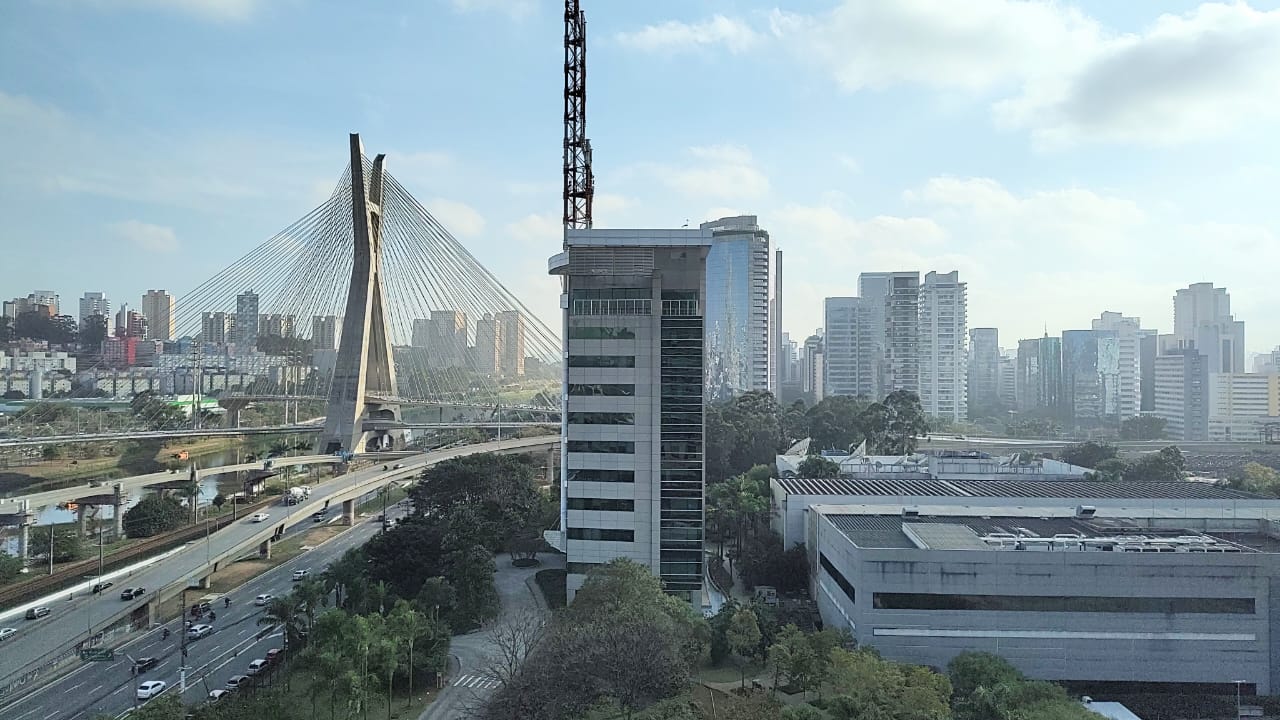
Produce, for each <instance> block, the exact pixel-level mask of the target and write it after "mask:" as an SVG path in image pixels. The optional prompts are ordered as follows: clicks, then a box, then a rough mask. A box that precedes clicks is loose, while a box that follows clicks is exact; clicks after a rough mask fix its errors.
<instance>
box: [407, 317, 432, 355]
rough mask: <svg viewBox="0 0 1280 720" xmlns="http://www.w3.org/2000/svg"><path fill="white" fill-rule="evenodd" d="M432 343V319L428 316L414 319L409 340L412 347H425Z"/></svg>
mask: <svg viewBox="0 0 1280 720" xmlns="http://www.w3.org/2000/svg"><path fill="white" fill-rule="evenodd" d="M430 343H431V321H430V320H428V319H427V318H414V319H413V332H412V334H411V337H410V340H409V346H410V347H416V348H425V347H426V346H427V345H429V344H430Z"/></svg>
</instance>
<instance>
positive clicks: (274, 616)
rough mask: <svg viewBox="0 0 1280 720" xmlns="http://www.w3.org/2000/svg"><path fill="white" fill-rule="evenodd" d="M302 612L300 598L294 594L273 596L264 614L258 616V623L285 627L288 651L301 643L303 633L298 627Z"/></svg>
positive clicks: (285, 641)
mask: <svg viewBox="0 0 1280 720" xmlns="http://www.w3.org/2000/svg"><path fill="white" fill-rule="evenodd" d="M300 613H301V608H300V607H299V604H298V599H297V598H296V597H294V596H293V595H288V596H285V597H277V598H271V602H270V603H268V604H267V607H266V609H265V610H263V612H262V616H261V617H259V618H258V624H259V625H278V626H280V627H281V628H283V629H284V644H285V649H286V651H288V650H291V649H293V648H295V647H297V646H298V645H301V638H302V635H301V633H300V632H299V627H298V620H299V615H300Z"/></svg>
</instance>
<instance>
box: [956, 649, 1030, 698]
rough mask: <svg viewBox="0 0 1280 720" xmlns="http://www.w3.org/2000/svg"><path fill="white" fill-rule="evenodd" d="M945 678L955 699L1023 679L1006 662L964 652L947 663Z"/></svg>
mask: <svg viewBox="0 0 1280 720" xmlns="http://www.w3.org/2000/svg"><path fill="white" fill-rule="evenodd" d="M947 677H949V678H950V679H951V690H952V692H953V693H954V694H955V697H956V698H957V699H960V700H963V699H968V698H969V697H971V696H972V695H973V694H974V693H975V692H977V691H978V689H979V688H987V689H991V688H994V687H996V686H998V685H1003V684H1005V683H1010V682H1017V681H1020V680H1022V679H1023V677H1022V673H1021V672H1019V671H1018V669H1017V668H1015V667H1014V666H1013V665H1011V664H1009V661H1008V660H1005V659H1004V658H1002V657H1000V656H999V655H992V654H991V653H985V652H973V651H966V652H962V653H960V654H959V655H956V656H955V657H953V658H951V662H949V663H947Z"/></svg>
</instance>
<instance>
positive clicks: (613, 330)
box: [569, 325, 636, 340]
mask: <svg viewBox="0 0 1280 720" xmlns="http://www.w3.org/2000/svg"><path fill="white" fill-rule="evenodd" d="M569 339H570V340H635V339H636V333H635V331H634V330H632V329H631V328H625V327H600V326H596V325H571V326H570V327H569Z"/></svg>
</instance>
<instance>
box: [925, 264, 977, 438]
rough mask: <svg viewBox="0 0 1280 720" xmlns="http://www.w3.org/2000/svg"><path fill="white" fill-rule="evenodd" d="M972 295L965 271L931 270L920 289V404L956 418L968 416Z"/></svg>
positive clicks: (927, 410) (931, 412)
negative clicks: (968, 343) (963, 276)
mask: <svg viewBox="0 0 1280 720" xmlns="http://www.w3.org/2000/svg"><path fill="white" fill-rule="evenodd" d="M968 305H969V303H968V296H967V288H966V284H965V283H963V282H960V273H958V272H955V271H952V272H949V273H937V272H930V273H928V274H926V275H925V276H924V283H923V284H922V285H921V286H920V290H919V316H918V317H919V319H918V322H919V332H920V337H919V341H918V344H917V348H918V353H919V359H918V361H917V371H918V378H919V381H918V382H919V394H920V406H921V407H922V408H923V409H924V411H925V413H926V414H928V415H932V416H934V417H939V418H945V419H947V420H951V421H954V422H963V421H964V420H967V419H968V417H969V404H968V383H967V367H968V346H967V343H966V341H967V339H968V329H969V315H968Z"/></svg>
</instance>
